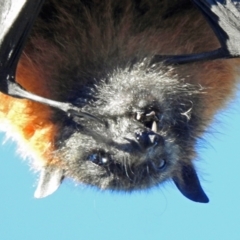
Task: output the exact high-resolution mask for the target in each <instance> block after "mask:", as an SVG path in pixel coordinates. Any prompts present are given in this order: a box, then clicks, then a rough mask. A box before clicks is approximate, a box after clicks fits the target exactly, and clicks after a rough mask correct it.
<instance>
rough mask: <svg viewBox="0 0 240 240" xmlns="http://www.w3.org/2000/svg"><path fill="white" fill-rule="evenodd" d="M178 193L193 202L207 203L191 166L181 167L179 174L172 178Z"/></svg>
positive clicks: (206, 198)
mask: <svg viewBox="0 0 240 240" xmlns="http://www.w3.org/2000/svg"><path fill="white" fill-rule="evenodd" d="M173 181H174V183H175V184H176V186H177V188H178V189H179V191H180V192H181V193H182V194H183V195H184V196H185V197H186V198H188V199H190V200H192V201H194V202H200V203H208V202H209V199H208V197H207V195H206V194H205V192H204V191H203V189H202V187H201V184H200V181H199V179H198V176H197V173H196V171H195V170H194V168H193V166H191V165H183V166H181V170H180V174H179V175H178V176H176V177H173Z"/></svg>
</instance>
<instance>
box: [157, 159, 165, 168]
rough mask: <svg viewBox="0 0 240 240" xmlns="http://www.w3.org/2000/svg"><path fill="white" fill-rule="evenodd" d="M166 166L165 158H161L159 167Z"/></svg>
mask: <svg viewBox="0 0 240 240" xmlns="http://www.w3.org/2000/svg"><path fill="white" fill-rule="evenodd" d="M165 166H166V161H165V159H161V160H160V163H159V165H158V169H163V168H164V167H165Z"/></svg>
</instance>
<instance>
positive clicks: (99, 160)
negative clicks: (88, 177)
mask: <svg viewBox="0 0 240 240" xmlns="http://www.w3.org/2000/svg"><path fill="white" fill-rule="evenodd" d="M88 160H89V161H91V162H92V163H94V164H97V165H105V164H107V163H108V162H109V159H108V157H107V156H104V155H103V154H101V153H94V154H91V155H89V157H88Z"/></svg>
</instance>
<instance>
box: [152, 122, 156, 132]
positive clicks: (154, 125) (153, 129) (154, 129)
mask: <svg viewBox="0 0 240 240" xmlns="http://www.w3.org/2000/svg"><path fill="white" fill-rule="evenodd" d="M151 130H152V131H153V132H157V122H156V121H153V123H152V129H151Z"/></svg>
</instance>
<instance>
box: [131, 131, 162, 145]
mask: <svg viewBox="0 0 240 240" xmlns="http://www.w3.org/2000/svg"><path fill="white" fill-rule="evenodd" d="M135 138H136V140H137V142H138V143H139V144H140V146H141V147H143V148H145V149H147V148H150V147H155V146H157V145H159V144H160V145H163V142H164V140H163V137H161V136H160V135H159V134H157V133H155V132H153V131H150V130H143V131H141V130H138V131H136V132H135Z"/></svg>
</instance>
